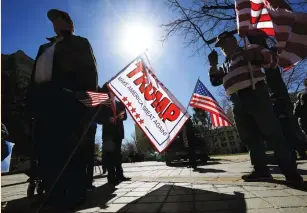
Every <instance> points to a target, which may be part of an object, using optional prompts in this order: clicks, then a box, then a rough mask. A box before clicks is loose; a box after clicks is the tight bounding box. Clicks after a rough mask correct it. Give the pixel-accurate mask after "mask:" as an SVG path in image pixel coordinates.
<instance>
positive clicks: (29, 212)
mask: <svg viewBox="0 0 307 213" xmlns="http://www.w3.org/2000/svg"><path fill="white" fill-rule="evenodd" d="M76 187H77V186H76ZM115 190H116V188H115V187H110V185H108V184H104V185H102V186H100V187H97V188H95V190H93V191H92V192H90V193H88V195H87V201H86V203H85V205H82V207H79V208H77V209H74V210H71V211H68V210H62V209H59V208H54V207H49V206H46V207H45V208H44V209H42V210H41V213H72V212H76V211H79V210H80V209H89V208H93V207H95V208H107V207H108V206H107V204H106V203H107V202H108V201H109V200H111V199H112V198H114V197H115V196H116V194H113V192H114V191H115ZM39 200H42V197H41V196H37V195H36V196H34V197H32V198H27V197H23V198H20V199H16V200H12V201H9V202H1V212H3V213H35V212H36V210H37V208H34V207H33V206H32V204H33V203H34V202H37V201H39ZM97 211H98V210H97Z"/></svg>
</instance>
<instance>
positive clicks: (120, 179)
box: [117, 176, 131, 182]
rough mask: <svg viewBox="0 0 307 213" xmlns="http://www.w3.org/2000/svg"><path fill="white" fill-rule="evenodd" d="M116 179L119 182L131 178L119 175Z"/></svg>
mask: <svg viewBox="0 0 307 213" xmlns="http://www.w3.org/2000/svg"><path fill="white" fill-rule="evenodd" d="M117 180H118V181H119V182H122V181H129V180H131V178H127V177H125V176H120V177H118V178H117Z"/></svg>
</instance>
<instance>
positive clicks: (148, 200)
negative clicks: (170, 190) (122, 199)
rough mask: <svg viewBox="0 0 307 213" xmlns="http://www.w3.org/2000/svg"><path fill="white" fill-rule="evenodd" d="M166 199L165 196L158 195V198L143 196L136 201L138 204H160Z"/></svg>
mask: <svg viewBox="0 0 307 213" xmlns="http://www.w3.org/2000/svg"><path fill="white" fill-rule="evenodd" d="M165 199H166V196H164V195H159V196H145V197H142V198H141V199H140V200H138V201H137V202H138V203H162V202H164V201H165Z"/></svg>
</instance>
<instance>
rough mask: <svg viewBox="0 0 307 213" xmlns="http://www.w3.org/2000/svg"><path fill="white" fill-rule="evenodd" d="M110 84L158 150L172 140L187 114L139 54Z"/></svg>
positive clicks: (161, 149) (162, 148)
mask: <svg viewBox="0 0 307 213" xmlns="http://www.w3.org/2000/svg"><path fill="white" fill-rule="evenodd" d="M109 87H110V89H111V90H112V91H113V92H114V93H115V95H116V96H117V98H119V99H120V100H121V101H122V102H123V104H124V105H125V106H126V108H127V110H128V111H129V112H130V115H131V116H132V118H133V119H134V121H135V122H136V123H137V124H138V126H139V127H140V128H141V129H142V130H143V132H144V133H145V134H146V135H147V137H148V139H149V140H150V141H151V142H152V144H153V145H154V146H155V147H156V149H157V150H158V151H159V152H162V151H163V150H164V149H165V148H166V147H167V146H168V145H169V144H170V143H171V142H172V140H173V139H174V137H175V136H176V135H177V134H178V132H179V131H180V129H181V127H182V126H183V125H184V123H185V122H186V120H187V119H188V117H189V114H188V113H187V112H186V109H185V108H184V107H182V105H181V104H180V103H179V101H177V100H176V98H175V97H174V96H173V95H172V94H171V93H170V92H169V91H168V90H167V88H166V87H165V86H164V85H163V84H162V83H161V82H160V81H159V80H158V79H157V77H156V76H155V75H154V74H153V72H152V71H151V70H150V69H149V68H148V67H147V66H146V65H145V63H144V62H143V61H142V59H141V58H138V59H136V60H134V61H133V62H132V63H130V64H129V65H128V66H127V67H126V68H125V69H124V70H123V71H122V72H120V73H119V74H118V75H117V76H115V77H114V78H113V79H112V80H111V81H110V85H109Z"/></svg>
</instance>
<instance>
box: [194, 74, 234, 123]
mask: <svg viewBox="0 0 307 213" xmlns="http://www.w3.org/2000/svg"><path fill="white" fill-rule="evenodd" d="M190 106H191V107H195V108H199V109H202V110H205V111H208V112H209V113H210V117H211V121H212V125H213V126H214V127H222V126H231V121H230V120H229V119H228V118H227V115H226V114H225V112H224V110H223V109H222V108H221V107H220V106H219V104H218V102H217V101H216V100H215V98H214V97H213V96H212V95H211V93H210V92H209V90H208V89H207V88H206V87H205V85H204V84H203V83H202V82H201V81H200V80H198V81H197V83H196V87H195V90H194V92H193V96H192V98H191V101H190Z"/></svg>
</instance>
